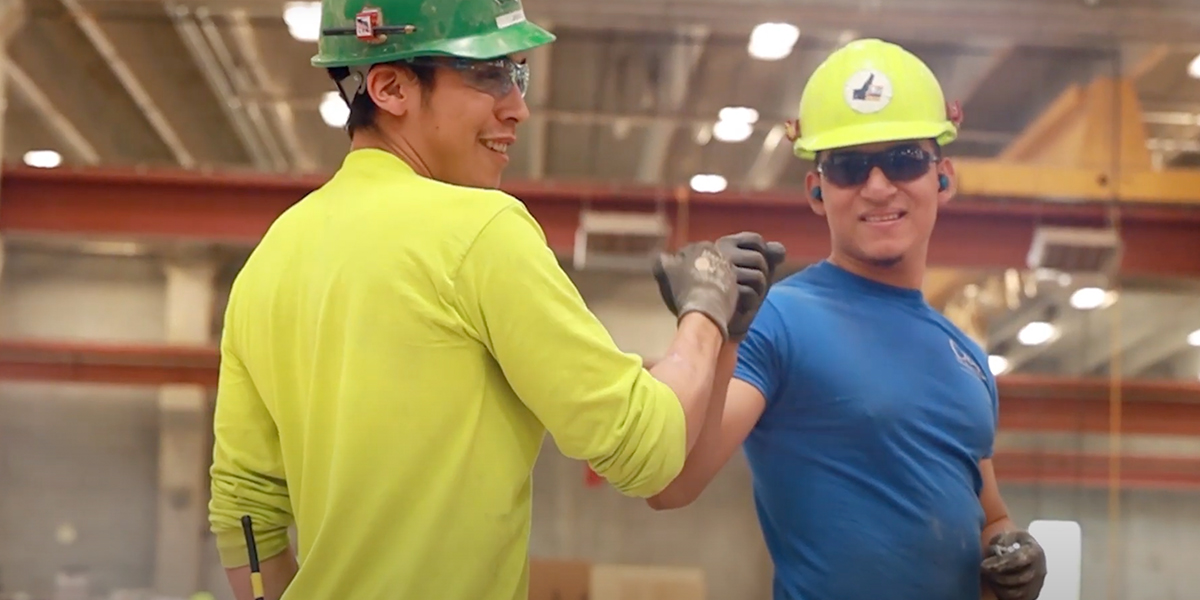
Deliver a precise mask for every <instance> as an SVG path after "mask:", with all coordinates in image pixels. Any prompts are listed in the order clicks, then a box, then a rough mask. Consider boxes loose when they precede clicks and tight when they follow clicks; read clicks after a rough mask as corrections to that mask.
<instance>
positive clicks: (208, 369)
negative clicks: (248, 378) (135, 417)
mask: <svg viewBox="0 0 1200 600" xmlns="http://www.w3.org/2000/svg"><path fill="white" fill-rule="evenodd" d="M218 367H219V359H218V353H217V351H216V349H215V348H204V347H188V346H167V345H161V346H155V345H112V344H95V343H80V342H55V341H43V340H0V381H40V382H62V383H93V384H94V383H100V384H118V385H153V386H160V385H171V384H192V385H202V386H206V387H215V386H216V385H217V372H218Z"/></svg>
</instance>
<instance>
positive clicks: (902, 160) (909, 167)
mask: <svg viewBox="0 0 1200 600" xmlns="http://www.w3.org/2000/svg"><path fill="white" fill-rule="evenodd" d="M937 160H938V158H937V156H935V155H934V154H933V153H932V152H929V151H927V150H925V149H924V148H922V147H921V146H919V145H917V144H904V145H900V146H893V147H891V148H888V149H887V150H882V151H880V152H859V151H855V150H849V151H835V152H831V153H830V154H829V156H828V157H826V158H825V160H823V161H821V163H820V164H819V165H817V172H819V173H820V174H821V175H824V176H825V178H826V179H828V180H829V181H830V182H831V183H833V184H834V185H837V186H840V187H850V186H856V185H862V184H864V183H866V181H867V178H868V177H870V175H871V170H872V169H874V168H875V167H879V170H881V171H883V174H884V175H885V176H887V178H888V179H890V180H891V181H894V182H899V183H903V182H908V181H913V180H915V179H917V178H919V177H921V176H922V175H924V174H926V173H928V172H929V167H930V165H932V164H933V163H935V162H937Z"/></svg>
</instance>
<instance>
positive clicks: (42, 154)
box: [24, 150, 62, 169]
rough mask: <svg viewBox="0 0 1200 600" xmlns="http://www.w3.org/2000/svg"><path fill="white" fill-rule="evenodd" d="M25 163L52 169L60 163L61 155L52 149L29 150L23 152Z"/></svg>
mask: <svg viewBox="0 0 1200 600" xmlns="http://www.w3.org/2000/svg"><path fill="white" fill-rule="evenodd" d="M24 160H25V164H27V165H29V166H31V167H37V168H39V169H53V168H54V167H57V166H59V165H61V164H62V155H61V154H59V153H57V152H55V151H53V150H30V151H29V152H26V153H25V156H24Z"/></svg>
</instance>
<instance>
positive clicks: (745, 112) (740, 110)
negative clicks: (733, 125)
mask: <svg viewBox="0 0 1200 600" xmlns="http://www.w3.org/2000/svg"><path fill="white" fill-rule="evenodd" d="M717 118H718V119H720V120H722V121H736V122H738V123H750V124H751V125H753V124H754V123H757V122H758V111H757V110H754V109H753V108H750V107H747V106H726V107H725V108H722V109H721V112H719V113H717Z"/></svg>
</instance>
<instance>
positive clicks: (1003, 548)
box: [980, 531, 1046, 600]
mask: <svg viewBox="0 0 1200 600" xmlns="http://www.w3.org/2000/svg"><path fill="white" fill-rule="evenodd" d="M980 569H981V571H982V572H983V579H984V581H986V582H987V584H988V587H990V588H991V589H992V591H993V592H995V594H996V598H997V599H998V600H1034V599H1035V598H1037V597H1038V595H1039V594H1041V592H1042V585H1043V584H1044V583H1045V582H1046V553H1045V551H1044V550H1042V546H1041V545H1040V544H1038V543H1037V540H1035V539H1034V538H1033V536H1032V535H1029V532H1028V531H1006V532H1004V533H1001V534H997V535H996V536H995V537H993V538H992V540H991V541H990V542H988V553H987V556H986V557H985V558H984V559H983V563H982V564H981V565H980Z"/></svg>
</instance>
